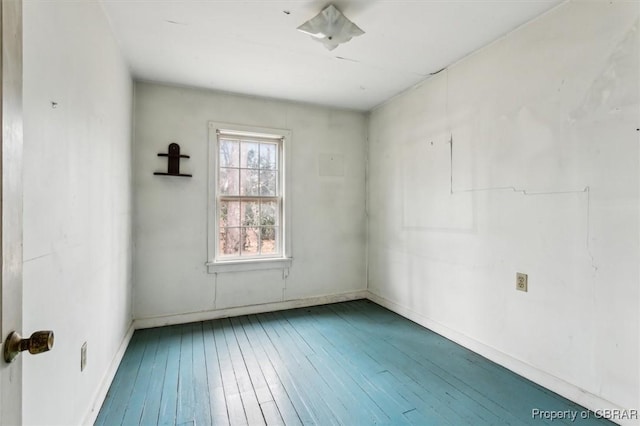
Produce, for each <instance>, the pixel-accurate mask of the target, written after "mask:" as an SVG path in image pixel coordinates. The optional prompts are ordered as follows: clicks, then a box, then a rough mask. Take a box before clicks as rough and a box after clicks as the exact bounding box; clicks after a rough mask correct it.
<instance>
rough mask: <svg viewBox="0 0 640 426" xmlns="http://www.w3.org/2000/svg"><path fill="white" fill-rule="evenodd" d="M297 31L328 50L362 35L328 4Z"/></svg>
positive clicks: (362, 32)
mask: <svg viewBox="0 0 640 426" xmlns="http://www.w3.org/2000/svg"><path fill="white" fill-rule="evenodd" d="M298 31H300V32H303V33H305V34H308V35H310V36H311V38H313V39H314V40H317V41H319V42H320V43H322V44H324V47H326V48H327V49H329V50H333V49H335V48H336V47H338V45H339V44H342V43H346V42H348V41H349V40H351V39H352V38H353V37H357V36H359V35H362V34H364V31H362V30H361V29H360V28H359V27H358V26H357V25H356V24H354V23H353V22H351V21H350V20H348V19H347V18H346V17H345V16H344V15H343V14H342V12H340V11H339V10H338V9H337V8H336V7H335V6H334V5H332V4H330V5H329V6H327V7H325V8H324V9H323V10H322V12H320V13H318V14H317V15H316V16H314V17H313V18H311V19H310V20H308V21H307V22H305V23H304V24H302V25H300V26H299V27H298Z"/></svg>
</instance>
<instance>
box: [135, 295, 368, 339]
mask: <svg viewBox="0 0 640 426" xmlns="http://www.w3.org/2000/svg"><path fill="white" fill-rule="evenodd" d="M367 295H368V291H367V290H358V291H351V292H347V293H338V294H330V295H325V296H316V297H308V298H304V299H295V300H286V301H283V302H273V303H263V304H258V305H247V306H238V307H234V308H225V309H216V310H211V311H202V312H192V313H186V314H176V315H164V316H157V317H150V318H139V319H136V320H134V322H133V326H134V328H135V329H136V330H138V329H143V328H153V327H162V326H165V325H175V324H186V323H190V322H198V321H208V320H212V319H218V318H228V317H236V316H240V315H251V314H260V313H263V312H274V311H283V310H285V309H295V308H305V307H307V306H316V305H326V304H329V303H337V302H346V301H349V300H357V299H366V298H367Z"/></svg>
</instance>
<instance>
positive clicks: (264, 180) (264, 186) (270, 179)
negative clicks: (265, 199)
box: [260, 170, 278, 197]
mask: <svg viewBox="0 0 640 426" xmlns="http://www.w3.org/2000/svg"><path fill="white" fill-rule="evenodd" d="M277 188H278V173H277V172H272V171H268V170H261V171H260V195H266V196H273V197H275V196H276V195H277V193H278V192H277Z"/></svg>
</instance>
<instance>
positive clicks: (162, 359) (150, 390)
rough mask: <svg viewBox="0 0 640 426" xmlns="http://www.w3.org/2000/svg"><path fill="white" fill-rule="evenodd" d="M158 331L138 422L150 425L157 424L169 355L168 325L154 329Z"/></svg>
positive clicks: (169, 329) (169, 330)
mask: <svg viewBox="0 0 640 426" xmlns="http://www.w3.org/2000/svg"><path fill="white" fill-rule="evenodd" d="M155 330H157V332H158V346H157V350H156V356H155V358H154V360H153V366H152V367H151V369H150V370H151V373H150V378H149V386H148V387H147V398H146V400H145V404H144V409H143V411H142V417H141V419H140V424H141V425H145V426H147V425H148V426H151V425H156V424H158V417H159V414H160V400H161V398H162V386H163V384H164V377H165V371H166V370H167V358H168V355H169V345H168V339H169V335H170V332H171V328H170V327H162V328H157V329H155Z"/></svg>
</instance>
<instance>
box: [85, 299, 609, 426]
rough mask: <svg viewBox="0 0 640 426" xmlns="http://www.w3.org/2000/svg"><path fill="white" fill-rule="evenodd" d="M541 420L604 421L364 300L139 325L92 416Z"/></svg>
mask: <svg viewBox="0 0 640 426" xmlns="http://www.w3.org/2000/svg"><path fill="white" fill-rule="evenodd" d="M534 409H538V410H541V411H540V412H539V414H538V415H537V416H535V418H534V416H533V415H532V413H534V412H533V411H532V410H534ZM545 411H548V412H551V411H553V412H555V413H561V412H565V413H566V414H565V415H568V416H571V415H573V414H572V413H575V414H576V417H577V418H576V420H575V421H574V422H572V421H571V418H565V419H554V420H553V421H552V420H551V419H545V418H542V412H545ZM581 414H582V416H586V415H588V416H589V418H588V419H582V418H581V417H582V416H581ZM551 423H553V424H554V425H555V424H575V423H578V424H611V423H609V422H606V421H604V420H602V419H596V418H594V415H593V413H589V412H587V411H586V410H585V409H584V408H582V407H580V406H578V405H576V404H574V403H572V402H570V401H568V400H566V399H564V398H561V397H560V396H558V395H556V394H554V393H553V392H551V391H548V390H546V389H544V388H541V387H540V386H538V385H536V384H534V383H532V382H530V381H528V380H526V379H524V378H522V377H520V376H518V375H516V374H514V373H512V372H510V371H508V370H506V369H504V368H502V367H500V366H498V365H496V364H494V363H492V362H490V361H488V360H486V359H485V358H482V357H481V356H479V355H477V354H475V353H473V352H471V351H469V350H467V349H465V348H463V347H461V346H459V345H457V344H455V343H453V342H451V341H449V340H447V339H445V338H443V337H441V336H439V335H437V334H435V333H433V332H431V331H429V330H427V329H425V328H423V327H421V326H419V325H417V324H415V323H413V322H411V321H409V320H406V319H404V318H402V317H400V316H398V315H396V314H394V313H392V312H390V311H388V310H386V309H384V308H382V307H380V306H378V305H376V304H374V303H372V302H369V301H365V300H359V301H354V302H345V303H338V304H333V305H325V306H316V307H311V308H302V309H294V310H289V311H281V312H274V313H268V314H260V315H249V316H243V317H237V318H227V319H220V320H214V321H206V322H200V323H193V324H186V325H180V326H171V327H162V328H154V329H148V330H138V331H136V332H135V334H134V336H133V338H132V340H131V343H130V345H129V348H128V349H127V352H126V354H125V356H124V359H123V361H122V364H121V365H120V368H119V369H118V372H117V374H116V377H115V379H114V381H113V383H112V385H111V388H110V390H109V393H108V395H107V398H106V400H105V402H104V404H103V407H102V409H101V411H100V414H99V416H98V419H97V421H96V424H97V425H138V424H141V425H155V424H161V425H196V426H197V425H210V424H215V425H226V424H231V425H260V424H268V425H282V424H286V425H300V424H305V425H306V424H317V425H330V424H336V425H369V424H388V425H391V424H393V425H396V424H418V425H461V424H471V425H502V424H513V425H524V424H536V425H539V424H551Z"/></svg>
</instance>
